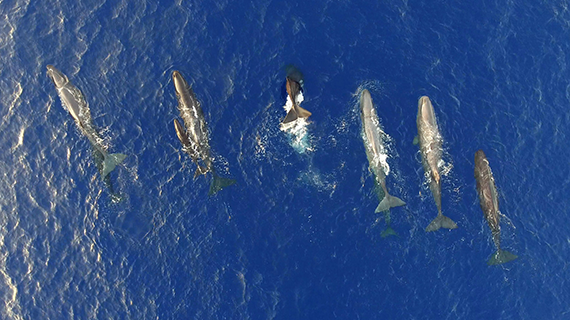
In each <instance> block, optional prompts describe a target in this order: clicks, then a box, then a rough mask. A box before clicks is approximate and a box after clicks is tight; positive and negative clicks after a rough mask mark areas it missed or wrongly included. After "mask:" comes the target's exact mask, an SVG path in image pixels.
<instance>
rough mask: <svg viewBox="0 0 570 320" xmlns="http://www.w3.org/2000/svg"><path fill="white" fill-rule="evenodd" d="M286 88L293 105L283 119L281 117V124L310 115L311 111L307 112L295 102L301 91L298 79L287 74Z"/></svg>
mask: <svg viewBox="0 0 570 320" xmlns="http://www.w3.org/2000/svg"><path fill="white" fill-rule="evenodd" d="M286 88H287V94H288V95H289V98H290V99H291V102H292V103H293V106H292V107H291V110H289V112H287V115H286V116H285V119H283V122H281V124H282V125H286V124H288V123H290V122H293V121H295V120H297V119H299V118H308V117H310V116H311V114H312V113H311V112H309V111H308V110H305V109H303V108H301V107H300V106H299V103H298V102H297V96H298V95H299V93H300V92H301V84H300V83H299V82H298V81H296V80H294V79H293V78H291V77H289V76H287V84H286Z"/></svg>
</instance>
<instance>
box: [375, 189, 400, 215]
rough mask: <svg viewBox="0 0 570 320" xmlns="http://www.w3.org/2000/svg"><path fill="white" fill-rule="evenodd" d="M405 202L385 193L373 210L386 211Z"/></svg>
mask: <svg viewBox="0 0 570 320" xmlns="http://www.w3.org/2000/svg"><path fill="white" fill-rule="evenodd" d="M405 204H406V203H405V202H404V201H402V200H401V199H400V198H398V197H394V196H391V195H389V194H387V193H386V195H385V196H384V199H382V201H380V204H379V205H378V207H376V211H375V212H376V213H378V212H382V211H387V210H389V209H390V208H394V207H399V206H403V205H405Z"/></svg>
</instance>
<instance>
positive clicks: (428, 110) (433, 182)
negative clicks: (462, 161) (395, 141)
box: [414, 96, 457, 231]
mask: <svg viewBox="0 0 570 320" xmlns="http://www.w3.org/2000/svg"><path fill="white" fill-rule="evenodd" d="M416 124H417V126H418V136H417V137H416V139H414V143H419V146H420V153H421V155H422V165H423V167H424V171H425V173H426V175H427V176H428V179H429V188H430V190H431V193H432V195H433V199H434V200H435V204H436V206H437V211H438V214H437V217H436V218H435V219H433V221H432V222H431V223H430V224H429V225H428V226H427V228H426V231H436V230H438V229H439V228H447V229H455V228H457V224H455V222H453V220H451V219H450V218H448V217H446V216H444V215H443V214H442V213H441V180H440V179H441V176H440V175H439V169H438V164H439V163H440V161H441V154H442V147H441V144H442V140H443V139H442V137H441V134H440V133H439V129H438V126H437V120H436V118H435V112H434V110H433V106H432V104H431V101H430V100H429V98H428V97H427V96H423V97H421V98H420V100H419V102H418V116H417V118H416Z"/></svg>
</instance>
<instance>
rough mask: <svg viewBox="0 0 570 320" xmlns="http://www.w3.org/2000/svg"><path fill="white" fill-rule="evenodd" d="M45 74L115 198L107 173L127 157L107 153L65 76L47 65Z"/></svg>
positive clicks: (78, 94) (79, 96)
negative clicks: (91, 152) (87, 144)
mask: <svg viewBox="0 0 570 320" xmlns="http://www.w3.org/2000/svg"><path fill="white" fill-rule="evenodd" d="M47 73H48V75H49V76H50V78H51V80H52V81H53V84H54V85H55V89H56V90H57V94H58V95H59V98H60V99H61V103H62V104H63V105H64V106H65V108H67V111H69V114H71V116H72V117H73V119H74V120H75V123H76V124H77V126H78V127H79V130H80V131H81V133H83V135H84V136H86V137H87V139H89V142H90V143H91V146H92V147H93V156H94V158H95V164H96V165H97V168H98V170H99V173H100V174H101V177H102V178H103V181H104V182H105V184H106V185H107V186H108V187H109V189H110V191H111V194H112V195H113V196H114V197H117V195H116V194H115V193H114V191H113V188H112V186H111V181H110V178H109V173H110V172H111V171H113V169H115V167H116V166H117V165H118V164H120V163H121V162H123V160H124V159H125V158H126V157H127V156H126V155H124V154H121V153H107V147H106V146H105V145H104V144H103V138H102V137H101V135H99V133H98V132H97V130H96V129H95V126H94V125H93V120H92V118H91V112H90V111H89V106H88V105H87V102H86V101H85V98H84V97H83V94H82V93H81V91H80V90H79V89H78V88H77V87H76V86H74V85H73V84H72V83H71V82H69V79H68V78H67V76H66V75H64V74H63V73H62V72H61V71H59V70H57V69H56V68H55V67H54V66H52V65H48V66H47Z"/></svg>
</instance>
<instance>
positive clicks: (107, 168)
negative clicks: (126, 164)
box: [101, 153, 127, 179]
mask: <svg viewBox="0 0 570 320" xmlns="http://www.w3.org/2000/svg"><path fill="white" fill-rule="evenodd" d="M126 157H127V155H126V154H122V153H112V154H108V155H107V156H106V157H105V160H103V171H102V172H101V176H102V177H103V179H105V177H106V176H107V175H108V174H109V173H110V172H111V171H113V170H114V169H115V167H116V166H117V165H118V164H120V163H121V162H123V160H125V158H126Z"/></svg>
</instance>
